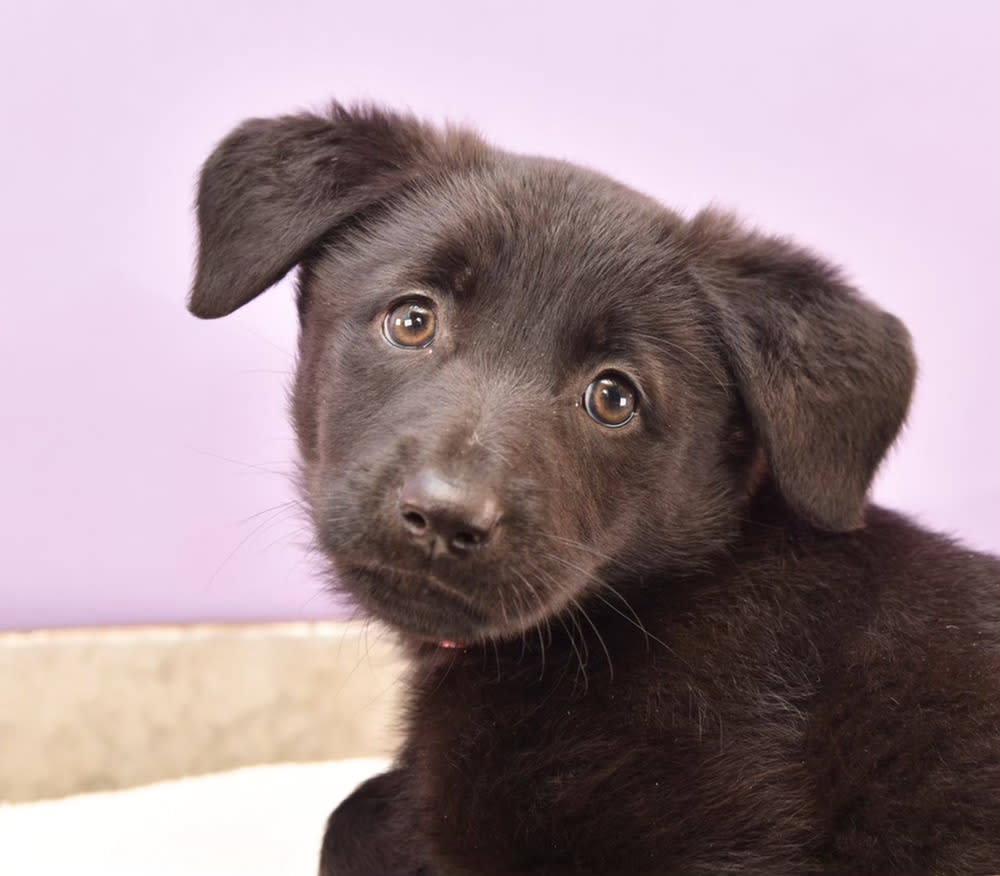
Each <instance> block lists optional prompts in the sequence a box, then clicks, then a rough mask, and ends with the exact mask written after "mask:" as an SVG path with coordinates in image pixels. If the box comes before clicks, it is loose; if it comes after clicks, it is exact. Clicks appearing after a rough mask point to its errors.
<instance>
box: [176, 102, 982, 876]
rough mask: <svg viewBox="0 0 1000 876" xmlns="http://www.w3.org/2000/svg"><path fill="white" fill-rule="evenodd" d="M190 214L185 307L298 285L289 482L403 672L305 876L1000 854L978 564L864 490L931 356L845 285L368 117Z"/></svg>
mask: <svg viewBox="0 0 1000 876" xmlns="http://www.w3.org/2000/svg"><path fill="white" fill-rule="evenodd" d="M198 220H199V226H200V231H201V245H200V251H199V258H198V269H197V276H196V280H195V284H194V290H193V292H192V296H191V301H190V307H191V310H192V312H194V313H195V314H196V315H198V316H202V317H219V316H224V315H226V314H228V313H230V312H232V311H233V310H235V309H237V308H238V307H240V306H242V305H243V304H245V303H246V302H247V301H249V300H251V299H252V298H254V297H255V296H256V295H258V294H260V293H261V292H263V291H264V290H265V289H267V288H268V287H269V286H271V285H272V284H273V283H275V282H276V281H277V280H278V279H280V277H282V276H283V275H284V274H286V273H287V272H288V271H289V270H291V269H292V268H293V267H295V266H296V265H300V266H301V273H300V282H299V299H298V306H299V313H300V317H301V335H300V350H299V367H298V374H297V379H296V383H295V390H294V401H293V412H294V419H295V425H296V430H297V434H298V437H299V444H300V450H301V457H302V473H303V476H302V483H303V491H304V494H305V497H306V499H307V501H308V504H309V507H310V508H311V509H312V514H313V518H314V523H315V528H316V534H317V538H318V541H319V543H320V545H321V546H322V548H323V550H324V552H325V554H326V555H327V556H328V557H329V559H330V561H331V563H332V566H333V567H334V568H335V570H336V573H337V575H336V581H337V586H339V587H341V588H343V589H344V590H346V591H347V592H348V593H350V594H351V595H352V596H353V597H354V599H355V600H356V601H357V602H358V603H359V604H360V605H361V606H362V607H363V608H364V609H365V610H366V611H367V612H369V613H370V614H371V615H373V616H374V617H376V618H379V619H381V620H382V621H384V622H386V623H387V624H389V625H390V626H391V627H393V628H394V629H395V630H396V631H397V632H398V634H399V636H400V638H401V640H402V641H403V643H404V644H405V646H406V647H407V648H408V649H409V651H410V653H411V655H412V658H413V671H412V677H411V683H410V701H409V709H408V713H407V717H406V720H407V728H408V732H407V741H406V744H405V745H404V747H403V750H402V751H401V752H400V753H399V757H398V761H397V764H396V766H395V768H394V769H393V770H392V771H391V772H389V773H387V774H385V775H383V776H380V777H378V778H376V779H373V780H372V781H370V782H368V783H366V784H365V785H363V786H362V787H361V788H360V789H358V791H357V792H356V793H355V794H354V795H353V796H352V797H351V798H349V799H348V800H347V801H345V803H344V804H342V805H341V806H340V807H339V808H338V809H337V810H336V811H335V812H334V814H333V815H332V816H331V819H330V824H329V827H328V831H327V835H326V838H325V841H324V844H323V850H322V863H321V871H322V873H323V874H324V876H346V874H350V876H363V874H367V876H375V874H382V876H384V874H387V873H424V874H447V876H459V874H468V876H494V874H495V876H510V874H539V876H541V874H548V876H557V874H567V876H569V874H612V873H620V874H624V873H628V874H634V876H638V874H667V873H705V874H707V873H741V874H750V873H776V872H782V873H801V874H812V873H831V874H832V873H879V874H891V873H897V874H904V873H907V874H916V873H968V874H973V873H988V872H995V871H996V870H997V868H998V867H1000V566H998V563H997V561H996V560H995V559H993V558H990V557H987V556H983V555H979V554H975V553H973V552H970V551H968V550H966V549H964V548H962V547H961V546H959V545H956V544H953V543H951V542H949V541H948V540H946V539H943V538H941V537H938V536H936V535H933V534H930V533H927V532H925V531H923V530H921V529H919V528H917V527H916V526H914V525H913V524H911V523H910V522H908V521H907V520H906V519H905V518H903V517H901V516H899V515H896V514H893V513H891V512H889V511H886V510H882V509H879V508H876V507H873V506H870V505H868V504H867V500H866V494H867V491H868V488H869V485H870V483H871V480H872V477H873V475H874V473H875V470H876V468H877V466H878V465H879V462H880V461H881V459H882V458H883V456H884V455H885V453H886V451H887V449H888V448H889V446H890V444H891V443H892V442H893V440H894V439H895V436H896V435H897V433H898V431H899V429H900V427H901V424H902V422H903V420H904V417H905V415H906V411H907V407H908V404H909V399H910V393H911V389H912V385H913V380H914V372H915V364H914V358H913V355H912V352H911V348H910V341H909V336H908V334H907V332H906V330H905V328H904V327H903V326H902V324H901V323H900V322H899V321H898V320H896V319H895V318H894V317H892V316H890V315H888V314H886V313H884V312H883V311H881V310H880V309H879V308H877V307H876V306H874V305H873V304H872V303H870V302H869V301H867V300H865V299H864V298H863V297H862V296H860V295H859V294H858V293H857V292H856V291H855V290H854V289H852V288H851V287H850V286H849V285H847V283H845V281H844V280H843V278H842V277H841V276H840V275H839V273H838V272H837V271H836V270H835V269H834V268H832V267H831V266H829V265H828V264H826V263H824V262H823V261H821V260H820V259H818V258H816V257H815V256H814V255H812V254H811V253H809V252H808V251H806V250H804V249H801V248H800V247H798V246H796V245H794V244H792V243H790V242H788V241H785V240H780V239H776V238H772V237H767V236H763V235H761V234H758V233H754V232H751V231H748V230H746V229H744V228H743V227H741V226H740V225H739V224H738V223H737V222H736V221H734V220H733V219H732V218H731V217H729V216H727V215H722V214H719V213H715V212H710V211H706V212H704V213H701V214H699V215H698V216H696V217H695V218H694V219H692V220H690V221H686V220H684V219H682V218H681V217H679V216H678V215H676V214H674V213H672V212H670V211H669V210H667V209H665V208H664V207H662V206H661V205H659V204H658V203H656V202H654V201H652V200H651V199H649V198H647V197H644V196H642V195H640V194H638V193H636V192H634V191H632V190H630V189H628V188H626V187H624V186H622V185H620V184H618V183H616V182H614V181H612V180H610V179H607V178H606V177H603V176H601V175H599V174H596V173H593V172H590V171H587V170H584V169H581V168H579V167H575V166H572V165H569V164H566V163H563V162H558V161H553V160H547V159H542V158H534V157H526V156H520V155H513V154H509V153H506V152H503V151H500V150H497V149H494V148H491V147H489V146H488V145H487V144H485V143H484V142H483V141H482V140H480V139H479V138H478V137H476V136H475V135H473V134H471V133H469V132H467V131H462V130H448V131H438V130H436V129H434V128H431V127H429V126H427V125H424V124H422V123H420V122H419V121H417V120H415V119H413V118H410V117H407V116H402V115H398V114H395V113H391V112H387V111H383V110H380V109H375V108H370V107H359V108H353V109H346V108H343V107H340V106H334V107H333V108H332V110H331V111H330V112H329V113H328V114H327V115H322V116H318V115H299V116H289V117H284V118H279V119H271V120H254V121H250V122H247V123H245V124H244V125H242V126H240V127H239V128H238V129H237V130H236V131H234V132H233V133H232V134H230V135H229V137H227V138H226V139H225V140H223V142H222V143H221V144H220V145H219V147H218V148H217V150H216V151H215V152H214V153H213V155H212V156H211V157H210V158H209V159H208V161H207V162H206V164H205V167H204V170H203V172H202V177H201V186H200V190H199V198H198ZM414 338H415V339H416V341H411V339H414ZM428 338H429V339H428ZM417 341H419V343H418V342H417ZM602 381H603V382H602ZM602 393H603V395H602ZM594 399H597V400H598V401H601V400H602V399H603V402H601V403H602V404H604V405H605V407H603V408H602V407H600V405H598V404H597V403H596V402H595V401H594ZM595 405H596V406H595ZM633 408H634V410H633ZM607 410H610V411H611V414H610V415H609V416H610V417H618V418H619V419H621V420H623V422H621V423H619V422H614V421H609V420H608V419H607V418H602V417H603V416H604V415H603V414H602V411H607ZM627 415H630V416H627ZM445 646H447V647H445Z"/></svg>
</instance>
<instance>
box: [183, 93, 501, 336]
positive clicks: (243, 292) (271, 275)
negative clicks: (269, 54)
mask: <svg viewBox="0 0 1000 876" xmlns="http://www.w3.org/2000/svg"><path fill="white" fill-rule="evenodd" d="M483 149H484V144H483V142H482V141H481V140H479V138H478V137H476V136H475V135H473V134H470V133H468V132H464V131H454V130H448V131H444V132H439V131H437V130H435V129H434V128H432V127H430V126H429V125H426V124H423V123H421V122H419V121H418V120H417V119H415V118H413V117H411V116H403V115H398V114H396V113H391V112H387V111H384V110H380V109H377V108H374V107H355V108H345V107H343V106H340V105H339V104H334V105H333V106H332V108H331V109H330V111H329V112H328V113H327V114H326V115H324V116H319V115H314V114H307V113H304V114H302V115H294V116H281V117H279V118H274V119H251V120H250V121H247V122H244V123H243V124H242V125H240V126H239V127H238V128H236V129H235V130H234V131H233V132H232V133H231V134H229V136H227V137H226V138H225V139H224V140H223V141H222V142H221V143H220V144H219V145H218V146H217V147H216V149H215V151H214V152H213V153H212V154H211V156H209V158H208V160H207V161H206V162H205V166H204V167H203V168H202V171H201V179H200V183H199V186H198V232H199V247H198V267H197V271H196V275H195V280H194V287H193V288H192V290H191V296H190V299H189V300H188V309H189V310H190V311H191V313H193V314H194V315H195V316H199V317H202V318H203V319H214V318H216V317H220V316H226V315H227V314H230V313H232V312H233V311H234V310H236V309H237V308H240V307H242V306H243V305H244V304H246V303H247V302H248V301H251V300H252V299H254V298H256V297H257V296H258V295H260V293H261V292H263V291H264V290H265V289H267V288H269V287H270V286H273V285H274V284H275V283H277V282H278V280H280V279H281V278H282V277H283V276H285V274H287V273H288V272H289V271H290V270H291V269H292V268H293V267H294V266H295V265H296V264H297V263H298V262H299V261H300V260H301V259H302V258H303V256H304V255H305V254H306V253H307V252H308V251H309V249H310V247H312V246H313V245H314V244H315V243H316V242H317V241H318V240H319V239H320V238H321V237H323V236H324V235H325V234H326V233H327V232H329V231H330V230H331V229H333V228H334V227H335V226H337V225H338V224H340V223H342V222H343V221H345V220H347V219H349V218H350V217H351V216H352V215H355V214H356V213H358V212H359V211H361V210H364V209H366V208H368V207H371V206H373V205H375V204H377V203H378V202H380V201H382V200H385V199H387V198H389V197H391V196H392V195H393V194H395V193H398V192H399V191H401V190H402V189H403V188H404V187H405V186H406V185H407V184H409V183H412V182H413V181H414V180H416V179H417V178H419V177H420V176H421V175H424V174H427V173H431V172H434V171H435V170H446V169H448V168H455V167H457V166H461V165H468V164H471V163H473V162H474V161H476V160H477V158H479V157H480V156H481V155H482V153H483Z"/></svg>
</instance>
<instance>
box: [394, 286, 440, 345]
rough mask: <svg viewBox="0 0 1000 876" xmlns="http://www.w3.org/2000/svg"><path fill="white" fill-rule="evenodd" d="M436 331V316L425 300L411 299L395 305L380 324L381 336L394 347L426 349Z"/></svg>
mask: <svg viewBox="0 0 1000 876" xmlns="http://www.w3.org/2000/svg"><path fill="white" fill-rule="evenodd" d="M436 331H437V315H436V314H435V312H434V308H433V306H432V305H431V303H430V302H429V301H427V300H425V299H418V298H411V299H409V300H407V301H403V302H401V303H400V304H397V305H396V306H395V307H394V308H393V309H392V310H390V311H389V312H388V313H387V314H386V316H385V320H384V321H383V323H382V334H383V335H385V339H386V340H387V341H388V342H389V343H390V344H392V345H393V346H394V347H404V348H410V349H417V348H419V347H426V346H427V345H428V344H430V343H431V341H433V340H434V334H435V332H436Z"/></svg>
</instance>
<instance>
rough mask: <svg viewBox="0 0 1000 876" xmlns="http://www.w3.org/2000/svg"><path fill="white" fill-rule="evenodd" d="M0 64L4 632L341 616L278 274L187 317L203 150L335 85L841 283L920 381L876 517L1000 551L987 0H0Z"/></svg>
mask: <svg viewBox="0 0 1000 876" xmlns="http://www.w3.org/2000/svg"><path fill="white" fill-rule="evenodd" d="M0 72H2V77H0V83H2V84H0V111H2V115H0V118H2V135H0V159H2V160H0V168H2V171H0V172H2V183H0V200H2V203H3V210H2V213H0V241H2V247H3V253H4V258H3V262H4V273H3V277H4V289H3V306H4V315H3V318H2V319H0V356H2V357H3V366H2V372H0V373H2V374H3V381H4V384H3V403H2V406H0V436H2V438H0V440H2V442H3V452H2V453H0V484H2V496H3V504H2V506H0V532H2V535H0V550H2V554H0V556H2V557H3V561H2V567H0V575H2V580H0V627H31V626H56V625H64V624H91V623H112V622H115V623H116V622H132V621H169V620H192V619H237V618H277V617H292V616H310V617H312V616H321V615H324V614H329V613H330V612H331V607H330V603H329V601H328V599H327V598H326V597H325V596H324V595H322V594H321V592H320V590H321V587H320V580H319V578H318V576H317V575H316V570H315V567H314V565H313V563H312V561H311V560H310V559H309V557H308V556H306V554H305V553H304V551H303V550H302V547H301V545H302V544H304V543H305V542H306V541H307V540H308V533H307V531H306V527H305V525H304V519H303V518H302V516H301V515H299V514H298V513H297V512H296V511H295V509H294V507H293V506H286V505H283V504H282V503H286V502H288V501H289V500H290V499H291V498H292V493H291V490H290V487H289V483H288V480H287V478H286V477H285V476H284V475H283V474H282V473H284V472H288V471H289V470H290V468H291V459H292V450H293V445H292V442H291V435H290V432H289V429H288V427H287V426H286V424H285V401H284V392H285V386H286V384H287V380H288V376H289V371H290V369H291V367H292V361H293V355H292V351H293V348H294V339H295V318H294V315H293V307H292V304H291V302H290V300H289V294H288V291H289V290H288V285H287V284H285V285H284V286H283V287H282V288H281V289H278V290H275V291H274V292H273V293H271V294H269V295H265V296H263V297H262V298H261V299H258V301H256V302H255V303H253V304H252V305H250V306H248V307H247V308H246V309H245V310H243V311H242V312H240V313H238V314H237V315H235V316H234V317H232V318H230V319H228V320H224V321H222V322H216V323H201V322H197V321H196V320H194V319H192V318H190V317H188V316H187V315H186V313H185V311H184V308H183V299H184V295H185V291H186V287H187V285H188V282H189V279H190V269H191V263H192V258H193V252H194V249H193V244H194V240H193V228H192V221H191V220H192V217H191V210H190V206H191V200H192V191H193V182H194V176H195V173H196V170H197V167H198V165H199V162H200V161H201V159H203V158H204V157H205V155H206V154H207V153H208V151H209V150H210V149H211V148H212V146H213V144H214V143H215V141H216V140H217V139H218V138H220V137H221V136H222V135H223V134H225V133H226V132H227V131H228V129H229V128H230V126H232V125H233V124H235V123H236V122H237V121H239V120H240V119H242V118H244V117H245V116H248V115H261V114H270V113H276V112H281V111H287V110H291V109H295V108H297V107H305V106H318V105H321V104H322V103H323V102H324V101H325V100H326V99H327V98H328V97H331V96H334V95H335V96H337V97H339V98H342V99H351V98H355V97H370V98H376V99H379V100H383V101H387V102H390V103H393V104H396V105H408V106H410V107H412V108H413V109H414V110H416V111H418V112H419V113H422V114H425V115H427V116H430V117H433V118H439V119H440V118H445V117H447V118H451V119H455V120H466V121H472V122H474V123H476V124H477V125H478V126H479V127H480V128H481V129H482V130H483V131H485V132H486V133H487V134H488V135H489V136H490V137H491V138H493V139H494V140H495V141H496V142H498V143H500V144H501V145H504V146H507V147H511V148H514V149H523V150H530V151H533V152H539V153H550V154H554V155H560V156H565V157H568V158H571V159H574V160H577V161H581V162H584V163H587V164H590V165H593V166H595V167H598V168H600V169H603V170H606V171H608V172H610V173H612V174H614V175H617V176H619V177H622V178H623V179H625V180H626V181H628V182H630V183H633V184H635V185H637V186H639V187H641V188H643V189H645V190H647V191H649V192H651V193H653V194H655V195H657V196H659V197H661V198H662V199H664V200H665V201H667V202H668V203H670V204H672V205H675V206H678V207H680V208H682V209H684V210H686V211H692V210H694V209H696V208H697V207H699V206H701V205H704V204H705V203H707V202H710V201H714V202H717V203H720V204H723V205H729V206H732V207H735V208H736V209H738V210H739V211H740V212H742V213H743V214H745V215H746V216H747V217H749V218H750V219H752V220H753V221H755V222H757V223H759V224H760V225H761V226H762V227H764V228H767V229H771V230H775V231H780V232H787V233H791V234H794V235H795V236H797V237H798V238H800V239H801V240H802V241H805V242H808V243H812V244H815V245H816V247H817V248H818V249H820V250H821V251H822V252H824V253H826V254H828V255H829V256H831V257H833V258H834V259H836V260H838V261H840V262H842V263H843V264H845V265H846V266H847V267H848V270H849V272H850V274H851V276H853V277H854V279H855V280H856V281H857V282H858V283H859V284H860V285H861V286H862V287H863V288H865V289H866V290H867V291H868V292H869V293H870V294H871V295H872V296H873V297H875V298H876V299H877V300H878V301H880V302H881V303H882V304H883V305H884V306H885V307H887V308H889V309H890V310H893V311H894V312H896V313H898V314H899V315H900V316H901V317H903V319H905V320H906V322H907V323H908V324H909V326H910V328H911V329H912V331H913V333H914V335H915V338H916V343H917V348H918V351H919V354H920V357H921V362H922V376H921V381H920V386H919V392H918V396H917V402H916V406H915V409H914V411H913V415H912V417H911V419H910V426H909V429H908V431H907V432H906V435H905V437H904V439H903V441H902V442H901V443H900V445H899V447H898V448H897V450H896V451H895V452H894V454H893V455H892V457H891V460H890V462H889V463H888V465H887V466H886V467H885V469H884V470H883V473H882V476H881V478H880V480H879V483H878V487H877V491H876V492H877V496H878V498H879V499H881V500H882V501H884V502H887V503H890V504H893V505H896V506H899V507H901V508H903V509H906V510H909V511H911V512H913V513H915V514H916V515H917V516H918V517H920V518H921V519H923V520H924V521H926V522H927V523H929V524H932V525H934V526H935V527H939V528H942V529H945V530H948V531H952V532H957V533H962V534H963V535H964V537H965V538H966V539H967V540H968V541H969V542H970V543H972V544H973V545H976V546H979V547H982V548H991V549H993V550H1000V462H998V452H997V448H998V447H1000V393H998V391H997V388H996V387H997V381H998V378H1000V353H998V343H997V335H998V330H1000V294H998V293H1000V246H998V241H1000V122H998V106H1000V4H998V3H996V2H994V0H984V2H978V3H974V2H940V3H934V4H930V3H918V2H913V0H903V2H880V3H870V2H867V0H864V2H857V0H854V2H842V0H838V2H836V3H826V4H823V5H822V8H820V5H819V4H814V3H800V2H754V3H745V4H744V3H735V2H727V3H716V2H706V3H691V2H649V3H635V2H617V3H605V4H591V3H583V2H579V0H577V2H562V3H555V2H551V3H541V2H534V0H528V2H514V0H510V2H505V3H494V2H484V3H475V4H473V3H468V2H438V0H431V2H428V0H425V2H420V3H409V2H401V0H400V2H388V3H387V2H378V0H369V2H366V3H361V4H353V3H352V4H347V3H331V2H329V0H325V2H294V0H289V2H283V3H277V2H273V0H272V2H261V0H240V2H235V0H226V2H210V3H203V2H198V3H194V2H177V0H172V2H144V3H134V2H125V0H123V2H107V0H105V2H89V3H77V2H61V3H59V2H50V3H45V2H37V3H18V4H13V3H8V4H5V10H4V12H3V13H2V17H0ZM254 515H256V516H254Z"/></svg>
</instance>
